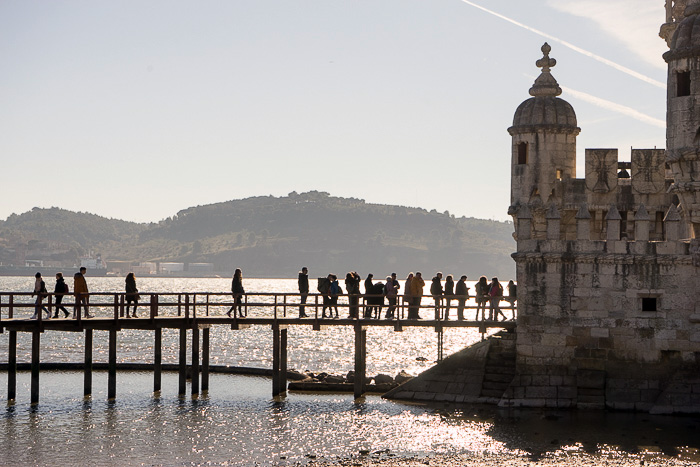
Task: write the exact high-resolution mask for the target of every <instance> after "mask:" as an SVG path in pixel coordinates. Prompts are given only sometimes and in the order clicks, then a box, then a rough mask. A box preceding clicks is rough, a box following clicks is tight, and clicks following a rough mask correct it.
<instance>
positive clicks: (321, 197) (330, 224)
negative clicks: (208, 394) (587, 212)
mask: <svg viewBox="0 0 700 467" xmlns="http://www.w3.org/2000/svg"><path fill="white" fill-rule="evenodd" d="M512 231H513V226H512V224H510V223H506V222H496V221H489V220H480V219H473V218H464V217H462V218H455V217H454V216H453V215H450V214H449V213H447V212H445V213H438V212H436V211H431V212H428V211H426V210H424V209H417V208H407V207H402V206H389V205H381V204H369V203H365V202H364V200H361V199H354V198H338V197H333V196H330V195H329V194H328V193H325V192H316V191H312V192H308V193H301V194H297V193H295V192H293V193H290V194H289V195H288V196H285V197H279V198H276V197H273V196H260V197H253V198H246V199H242V200H233V201H227V202H223V203H216V204H210V205H206V206H197V207H192V208H188V209H184V210H182V211H180V212H178V213H177V214H176V215H174V216H172V217H171V218H168V219H165V220H163V221H161V222H159V223H157V224H137V223H131V222H125V221H120V220H114V219H106V218H103V217H99V216H95V215H92V214H83V213H73V212H70V211H65V210H61V209H57V208H52V209H37V208H35V209H33V210H32V211H30V212H28V213H24V214H21V215H12V216H10V217H9V218H8V219H7V220H6V221H5V222H2V223H0V260H2V261H3V262H4V263H6V262H7V261H8V259H7V258H8V257H11V256H12V252H11V251H9V250H16V248H17V245H21V244H22V243H23V244H24V245H25V247H27V245H29V243H30V242H32V243H33V245H34V246H35V247H36V246H37V245H39V246H40V245H42V244H44V245H49V244H52V245H53V246H54V249H56V246H57V242H58V243H65V245H66V246H70V248H72V249H73V250H74V251H75V252H76V253H85V252H87V251H89V250H91V251H94V252H96V253H101V254H102V256H103V258H105V259H107V260H127V261H175V262H209V263H214V265H215V269H216V270H217V271H220V272H222V273H226V274H228V273H230V272H231V271H232V270H233V269H234V268H236V267H240V268H242V269H243V271H244V274H245V275H246V276H247V277H295V275H296V272H297V271H298V270H299V269H300V268H301V266H302V265H306V266H308V267H309V268H310V269H311V275H312V276H313V277H315V276H321V275H325V274H327V273H328V272H335V273H337V274H343V275H344V274H345V272H347V271H349V270H356V271H358V272H359V273H360V274H362V275H363V277H364V275H366V274H367V273H369V272H372V273H374V274H375V276H376V277H381V276H383V275H385V274H388V273H390V272H392V271H395V272H397V273H398V274H399V275H400V276H404V277H405V275H406V274H407V273H408V272H409V271H416V270H422V271H423V273H424V275H426V276H429V277H432V275H433V274H434V272H435V271H438V270H441V271H443V272H444V273H445V274H450V273H451V274H455V275H461V274H467V275H469V276H470V278H475V277H477V276H478V275H481V274H485V275H488V276H491V275H499V276H501V277H503V278H506V279H507V278H511V277H513V276H514V271H515V266H514V263H513V260H512V259H511V258H510V254H511V253H512V252H513V251H514V249H515V242H514V241H513V238H512V235H511V234H512ZM13 241H14V246H13V245H12V243H13Z"/></svg>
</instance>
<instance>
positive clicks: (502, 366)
mask: <svg viewBox="0 0 700 467" xmlns="http://www.w3.org/2000/svg"><path fill="white" fill-rule="evenodd" d="M514 374H515V333H514V332H507V331H501V332H499V333H498V334H495V335H493V336H491V337H489V338H488V339H486V340H484V341H481V342H479V343H476V344H474V345H472V346H470V347H467V348H465V349H463V350H460V351H459V352H457V353H455V354H452V355H450V356H449V357H447V358H446V359H445V360H443V361H442V362H440V363H439V364H437V365H435V366H434V367H432V368H429V369H428V370H426V371H424V372H423V373H421V374H420V375H418V376H416V377H415V378H413V379H412V380H410V381H407V382H406V383H404V384H402V385H400V386H398V387H397V388H394V389H392V390H391V391H389V392H387V393H386V394H384V395H383V396H382V397H384V398H386V399H395V400H405V401H416V402H433V401H437V402H441V401H442V402H458V403H459V402H478V403H490V404H496V403H498V401H499V400H500V398H501V396H502V395H503V393H504V392H505V390H506V389H507V388H508V386H509V384H510V381H511V380H512V379H513V375H514Z"/></svg>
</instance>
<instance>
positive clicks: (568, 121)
mask: <svg viewBox="0 0 700 467" xmlns="http://www.w3.org/2000/svg"><path fill="white" fill-rule="evenodd" d="M551 50H552V48H551V47H550V46H549V44H547V43H546V42H545V43H544V45H543V46H542V53H543V54H544V56H543V57H542V58H541V59H539V60H537V62H536V64H537V66H538V67H540V68H542V73H541V74H540V76H539V77H538V78H537V79H536V80H535V83H534V84H533V85H532V87H531V88H530V95H531V96H533V97H531V98H530V99H528V100H526V101H525V102H523V103H522V104H520V105H519V106H518V109H517V110H516V111H515V116H514V117H513V126H512V127H510V128H508V133H510V134H511V135H515V134H518V133H531V132H535V131H537V130H538V129H539V130H541V129H547V130H549V131H552V132H555V133H572V134H575V135H577V134H578V133H579V132H580V131H581V129H580V128H579V127H578V126H576V125H577V123H576V112H574V108H573V107H572V106H571V104H569V103H568V102H566V101H565V100H564V99H560V98H559V97H557V96H559V95H560V94H561V88H560V87H559V84H558V83H557V80H556V79H554V77H553V76H552V74H551V73H550V68H551V67H553V66H555V65H556V64H557V61H556V60H554V59H553V58H549V52H550V51H551Z"/></svg>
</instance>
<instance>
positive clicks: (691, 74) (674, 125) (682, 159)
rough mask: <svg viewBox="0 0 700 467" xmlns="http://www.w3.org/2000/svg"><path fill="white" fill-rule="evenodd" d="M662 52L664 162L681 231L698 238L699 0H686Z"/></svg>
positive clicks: (699, 178)
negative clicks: (676, 201)
mask: <svg viewBox="0 0 700 467" xmlns="http://www.w3.org/2000/svg"><path fill="white" fill-rule="evenodd" d="M669 47H670V50H669V51H668V52H666V53H665V54H664V60H666V63H667V64H668V81H667V104H666V105H667V111H666V162H667V164H668V165H669V166H670V168H671V171H672V173H673V179H674V183H673V186H672V187H671V189H672V191H674V192H675V193H676V194H678V196H679V199H680V202H681V205H680V208H681V216H682V219H683V223H684V224H685V228H684V231H687V233H688V234H689V235H690V236H691V237H693V238H696V237H700V112H698V108H700V0H687V4H686V7H685V11H684V16H683V18H678V20H677V24H676V25H675V28H674V33H673V36H672V38H671V41H670V44H669Z"/></svg>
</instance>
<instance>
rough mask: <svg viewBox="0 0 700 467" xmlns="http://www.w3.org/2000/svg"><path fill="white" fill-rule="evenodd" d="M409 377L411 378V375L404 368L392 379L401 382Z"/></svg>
mask: <svg viewBox="0 0 700 467" xmlns="http://www.w3.org/2000/svg"><path fill="white" fill-rule="evenodd" d="M411 379H413V376H411V375H409V374H408V373H406V372H405V371H404V370H401V372H400V373H399V374H398V375H396V378H394V381H396V382H397V383H398V384H403V383H405V382H406V381H409V380H411Z"/></svg>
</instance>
